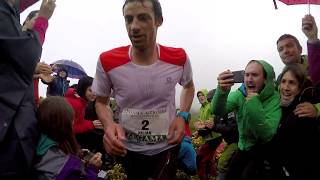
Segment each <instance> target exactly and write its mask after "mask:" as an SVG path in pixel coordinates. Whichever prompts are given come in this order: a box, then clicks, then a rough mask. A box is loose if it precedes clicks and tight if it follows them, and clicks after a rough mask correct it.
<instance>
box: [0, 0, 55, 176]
mask: <svg viewBox="0 0 320 180" xmlns="http://www.w3.org/2000/svg"><path fill="white" fill-rule="evenodd" d="M35 2H37V0H1V1H0V22H1V25H0V59H1V65H0V72H1V75H0V82H1V84H2V86H1V88H0V167H1V168H0V179H28V178H29V174H30V167H31V163H32V160H33V157H34V154H35V147H36V143H37V140H38V132H37V129H36V122H37V119H36V113H35V105H34V94H33V83H32V77H33V74H34V71H35V67H36V64H37V62H38V60H39V58H40V56H41V51H42V48H41V45H42V44H43V42H44V38H45V32H46V29H47V27H48V19H49V18H50V17H51V16H52V14H53V11H54V9H55V0H43V2H42V4H41V7H40V11H39V17H38V18H37V19H38V21H37V23H35V24H34V26H33V28H32V30H29V31H25V32H24V31H22V26H21V24H20V13H21V12H22V11H24V10H25V9H26V8H27V7H29V6H31V5H32V4H34V3H35Z"/></svg>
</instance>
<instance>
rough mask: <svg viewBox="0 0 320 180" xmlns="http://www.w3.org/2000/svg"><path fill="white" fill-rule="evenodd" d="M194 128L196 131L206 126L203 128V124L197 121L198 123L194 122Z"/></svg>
mask: <svg viewBox="0 0 320 180" xmlns="http://www.w3.org/2000/svg"><path fill="white" fill-rule="evenodd" d="M194 127H195V128H196V129H203V128H205V127H206V126H205V124H204V123H203V122H202V121H200V120H198V121H196V122H194Z"/></svg>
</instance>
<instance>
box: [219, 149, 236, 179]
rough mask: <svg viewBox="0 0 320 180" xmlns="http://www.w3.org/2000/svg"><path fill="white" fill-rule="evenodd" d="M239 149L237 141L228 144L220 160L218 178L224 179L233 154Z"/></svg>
mask: <svg viewBox="0 0 320 180" xmlns="http://www.w3.org/2000/svg"><path fill="white" fill-rule="evenodd" d="M237 149H238V146H237V143H232V144H227V145H226V147H225V149H224V151H223V152H222V154H221V156H220V158H219V160H218V165H217V169H218V180H224V179H225V177H224V176H225V174H226V171H227V169H228V167H229V164H230V161H231V159H232V156H233V155H234V153H235V152H236V150H237Z"/></svg>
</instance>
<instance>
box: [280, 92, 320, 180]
mask: <svg viewBox="0 0 320 180" xmlns="http://www.w3.org/2000/svg"><path fill="white" fill-rule="evenodd" d="M310 98H312V97H305V96H301V97H300V96H297V97H296V98H295V99H294V101H293V102H292V103H291V104H290V105H289V106H288V107H282V119H281V121H280V124H279V128H278V132H277V134H276V135H275V137H274V140H275V142H276V146H275V149H274V150H275V153H277V154H278V158H277V159H278V160H279V161H280V163H281V164H282V165H283V166H284V167H285V168H286V169H287V171H288V172H289V174H290V175H293V176H298V177H301V176H302V177H304V178H305V179H309V178H310V179H320V166H317V164H318V163H319V162H320V119H316V118H302V117H301V118H299V117H298V116H296V115H295V114H294V113H293V111H294V109H295V108H296V106H297V105H298V104H299V103H302V102H311V103H312V104H314V103H317V102H314V100H315V99H314V98H312V99H310Z"/></svg>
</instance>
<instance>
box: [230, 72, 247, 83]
mask: <svg viewBox="0 0 320 180" xmlns="http://www.w3.org/2000/svg"><path fill="white" fill-rule="evenodd" d="M232 74H233V75H234V76H233V79H234V83H243V82H244V70H240V71H232Z"/></svg>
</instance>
